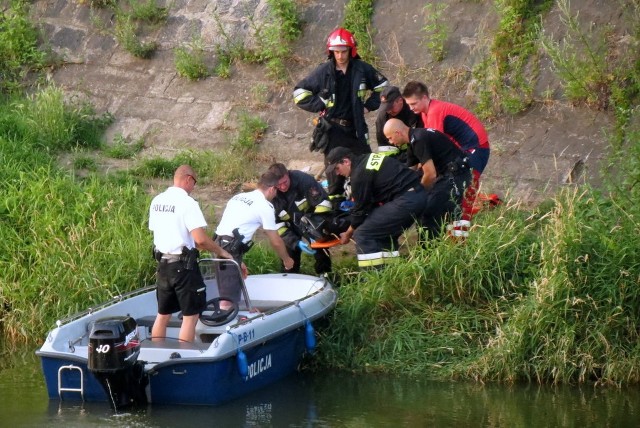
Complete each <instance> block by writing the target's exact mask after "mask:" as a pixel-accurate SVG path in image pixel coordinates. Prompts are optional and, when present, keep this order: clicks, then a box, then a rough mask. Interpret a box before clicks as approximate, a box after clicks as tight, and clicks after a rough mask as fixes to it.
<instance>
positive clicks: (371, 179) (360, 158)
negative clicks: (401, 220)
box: [350, 153, 421, 229]
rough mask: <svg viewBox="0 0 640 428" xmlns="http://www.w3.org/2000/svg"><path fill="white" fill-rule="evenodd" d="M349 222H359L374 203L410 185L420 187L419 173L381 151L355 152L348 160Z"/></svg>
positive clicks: (382, 202)
mask: <svg viewBox="0 0 640 428" xmlns="http://www.w3.org/2000/svg"><path fill="white" fill-rule="evenodd" d="M350 177H351V192H352V193H351V194H352V197H353V202H354V206H353V208H352V209H351V226H352V227H353V228H354V229H355V228H357V227H358V226H359V225H361V224H362V223H363V222H364V220H365V218H366V217H367V214H368V213H369V212H370V211H371V210H372V209H373V208H375V207H376V206H379V205H381V204H385V203H387V202H390V201H392V200H394V199H395V198H397V197H398V196H400V195H402V194H403V193H404V192H406V191H408V190H409V189H412V188H420V186H421V184H420V177H419V176H418V174H416V173H415V171H412V170H410V169H409V168H407V166H406V165H404V164H403V163H401V162H400V161H399V160H397V159H395V158H392V157H389V156H384V155H382V154H380V153H370V154H366V155H355V156H354V157H353V159H352V160H351V175H350Z"/></svg>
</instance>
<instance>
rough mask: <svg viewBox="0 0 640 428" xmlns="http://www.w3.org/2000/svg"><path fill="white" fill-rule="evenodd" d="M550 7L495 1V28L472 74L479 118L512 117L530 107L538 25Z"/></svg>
mask: <svg viewBox="0 0 640 428" xmlns="http://www.w3.org/2000/svg"><path fill="white" fill-rule="evenodd" d="M552 5H553V1H551V0H544V1H536V0H496V2H495V6H496V10H497V13H498V16H499V22H498V28H497V29H496V30H495V32H494V33H492V35H491V36H490V38H489V42H488V44H489V46H488V49H487V52H486V53H485V55H484V59H483V60H482V61H480V62H479V63H478V64H477V65H476V66H475V67H474V70H473V75H474V78H475V79H476V80H477V81H478V89H477V91H478V93H479V102H478V107H477V112H478V115H479V116H480V117H482V118H485V119H488V118H495V117H496V116H498V115H500V114H508V115H515V114H517V113H520V112H522V111H524V110H526V109H527V108H528V107H529V106H530V105H531V104H532V103H533V90H534V86H535V80H536V79H537V76H538V69H539V49H538V48H539V43H540V42H539V40H540V25H539V22H540V20H541V19H542V17H543V16H544V15H545V14H546V13H547V12H548V11H549V9H550V8H551V6H552Z"/></svg>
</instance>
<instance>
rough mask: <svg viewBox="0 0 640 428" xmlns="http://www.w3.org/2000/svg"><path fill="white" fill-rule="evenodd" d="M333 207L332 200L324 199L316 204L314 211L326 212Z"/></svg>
mask: <svg viewBox="0 0 640 428" xmlns="http://www.w3.org/2000/svg"><path fill="white" fill-rule="evenodd" d="M332 208H333V207H332V206H331V202H329V201H328V200H326V199H325V200H324V201H322V202H320V203H319V204H318V205H316V208H315V209H314V210H313V212H315V213H326V212H328V211H331V209H332Z"/></svg>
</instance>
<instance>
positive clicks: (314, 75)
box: [293, 28, 389, 196]
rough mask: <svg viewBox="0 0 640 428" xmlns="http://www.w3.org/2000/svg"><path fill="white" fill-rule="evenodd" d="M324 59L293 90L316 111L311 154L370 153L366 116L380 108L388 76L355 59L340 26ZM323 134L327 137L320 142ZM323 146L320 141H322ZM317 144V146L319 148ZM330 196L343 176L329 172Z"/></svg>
mask: <svg viewBox="0 0 640 428" xmlns="http://www.w3.org/2000/svg"><path fill="white" fill-rule="evenodd" d="M326 52H327V55H328V61H326V62H324V63H323V64H320V65H319V66H318V67H317V68H316V69H315V70H313V71H312V72H311V74H310V75H309V76H307V77H306V78H304V79H302V80H301V81H300V82H298V84H297V85H296V86H295V88H294V91H293V99H294V102H295V103H296V105H297V106H298V107H300V108H301V109H303V110H306V111H309V112H312V113H320V115H319V117H318V126H317V128H316V131H317V130H319V129H322V132H319V133H316V131H314V136H316V135H317V136H318V138H314V142H313V143H312V147H311V149H312V150H317V151H321V152H322V153H323V154H324V155H325V165H326V163H327V159H326V155H327V154H328V153H329V151H331V149H333V148H334V147H347V148H349V149H350V150H351V151H352V152H353V153H370V152H371V148H370V146H369V130H368V126H367V122H366V121H365V117H364V115H365V113H367V112H369V111H374V110H377V109H378V107H379V106H380V92H382V90H383V89H384V88H385V87H386V86H387V85H388V84H389V82H388V80H387V78H386V77H384V76H383V75H382V74H381V73H380V72H379V71H377V70H376V69H375V68H374V67H373V66H371V65H370V64H368V63H366V62H364V61H362V60H361V59H360V56H359V55H358V51H357V48H356V41H355V39H354V38H353V35H352V34H351V33H350V32H349V31H347V30H345V29H344V28H338V29H336V30H335V31H333V32H332V33H331V34H330V35H329V38H328V39H327V51H326ZM322 136H324V137H325V138H321V137H322ZM320 142H322V143H320ZM318 145H320V147H318ZM327 181H328V183H329V186H328V192H329V195H330V196H332V195H339V194H342V193H343V188H344V178H343V177H339V176H336V175H335V174H333V173H328V175H327Z"/></svg>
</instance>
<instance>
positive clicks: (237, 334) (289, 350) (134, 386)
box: [36, 259, 337, 410]
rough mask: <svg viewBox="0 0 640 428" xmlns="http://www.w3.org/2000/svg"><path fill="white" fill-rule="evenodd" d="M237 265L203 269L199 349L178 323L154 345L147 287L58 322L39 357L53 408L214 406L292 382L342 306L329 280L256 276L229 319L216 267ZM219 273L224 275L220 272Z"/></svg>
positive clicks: (206, 264) (209, 262) (175, 319)
mask: <svg viewBox="0 0 640 428" xmlns="http://www.w3.org/2000/svg"><path fill="white" fill-rule="evenodd" d="M219 264H223V265H224V266H223V267H224V268H226V269H235V270H236V271H237V274H238V276H239V277H240V278H242V275H241V273H240V268H239V266H238V265H237V263H235V262H234V261H233V260H223V259H203V260H201V261H200V268H201V271H202V274H203V277H204V278H205V284H206V286H207V289H206V293H207V298H208V299H209V300H208V301H207V306H206V308H205V310H204V311H203V313H202V314H201V316H200V319H199V321H198V324H197V326H196V339H195V341H194V342H182V341H180V340H179V339H178V333H179V330H180V325H181V316H180V313H176V314H173V315H172V318H171V321H170V323H169V326H168V328H167V337H166V338H163V339H162V340H157V339H154V340H151V327H152V326H153V322H154V320H155V316H156V312H157V302H156V293H155V286H150V287H146V288H143V289H140V290H137V291H134V292H131V293H128V294H125V295H122V296H118V297H117V298H115V299H113V300H111V301H109V302H106V303H104V304H101V305H99V306H97V307H95V308H90V309H87V310H86V311H84V312H81V313H78V314H76V315H73V316H71V317H69V318H66V319H63V320H59V321H57V322H56V327H55V328H54V329H53V330H51V331H50V332H49V333H48V334H47V336H46V339H45V341H44V344H43V345H42V347H41V348H40V349H38V350H37V351H36V354H37V355H38V357H39V358H40V360H41V363H42V370H43V373H44V377H45V382H46V387H47V392H48V395H49V398H50V399H58V400H82V401H105V402H108V403H109V404H110V405H111V406H112V407H113V408H114V409H116V410H117V409H120V408H124V407H127V406H131V405H146V404H190V405H216V404H220V403H223V402H225V401H229V400H233V399H235V398H237V397H240V396H242V395H245V394H247V393H249V392H251V391H254V390H257V389H259V388H263V387H265V386H267V385H269V384H271V383H273V382H276V381H278V380H279V379H282V378H284V377H285V376H287V375H289V374H291V373H293V372H295V371H296V370H297V368H298V366H299V364H300V362H301V360H302V358H303V357H304V356H305V355H309V354H313V352H314V349H315V345H316V336H315V334H316V333H315V331H314V327H313V323H314V322H315V321H317V320H319V319H321V318H322V317H324V316H325V315H327V314H328V313H329V312H330V311H331V310H332V309H333V308H334V307H335V305H336V301H337V293H336V291H335V289H334V288H333V286H332V284H331V283H330V282H329V281H328V280H327V278H325V277H317V276H310V275H302V274H286V273H284V274H262V275H250V276H248V277H247V279H246V280H243V281H242V286H243V289H242V299H241V302H240V304H239V305H233V307H232V308H231V309H228V310H224V309H221V308H220V306H221V305H220V302H222V301H225V300H228V299H225V298H224V296H220V295H219V292H218V285H217V282H216V278H215V272H216V267H217V265H219ZM221 267H222V266H221Z"/></svg>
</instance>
